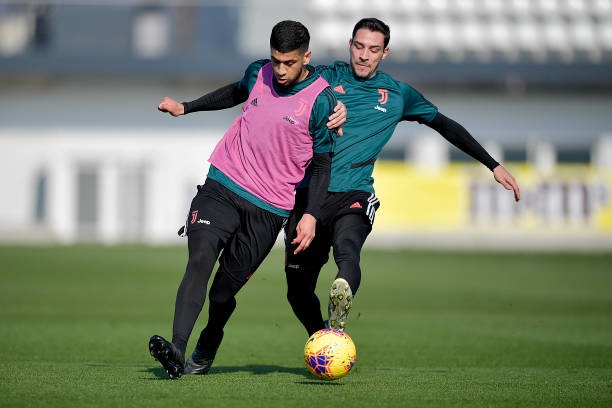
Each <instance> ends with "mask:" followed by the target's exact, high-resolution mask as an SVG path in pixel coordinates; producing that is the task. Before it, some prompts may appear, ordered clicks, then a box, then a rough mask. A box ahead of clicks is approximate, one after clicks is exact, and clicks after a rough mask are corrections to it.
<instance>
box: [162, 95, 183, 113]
mask: <svg viewBox="0 0 612 408" xmlns="http://www.w3.org/2000/svg"><path fill="white" fill-rule="evenodd" d="M157 110H159V111H161V112H168V113H169V114H171V115H172V116H181V115H184V114H185V107H184V106H183V104H182V103H180V102H177V101H175V100H174V99H172V98H168V97H167V96H164V99H162V101H161V102H160V103H159V105H157Z"/></svg>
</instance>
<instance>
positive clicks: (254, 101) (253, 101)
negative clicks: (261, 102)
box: [251, 98, 257, 106]
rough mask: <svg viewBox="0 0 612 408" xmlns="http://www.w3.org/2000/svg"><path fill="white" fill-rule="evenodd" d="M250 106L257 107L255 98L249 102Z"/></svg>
mask: <svg viewBox="0 0 612 408" xmlns="http://www.w3.org/2000/svg"><path fill="white" fill-rule="evenodd" d="M251 105H253V106H257V98H255V99H253V100H252V101H251Z"/></svg>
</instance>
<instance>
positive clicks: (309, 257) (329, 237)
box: [285, 189, 380, 267]
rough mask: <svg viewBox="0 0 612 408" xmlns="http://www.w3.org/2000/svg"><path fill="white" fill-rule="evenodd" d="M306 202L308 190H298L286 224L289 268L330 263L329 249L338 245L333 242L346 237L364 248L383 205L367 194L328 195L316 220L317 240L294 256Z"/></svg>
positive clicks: (345, 193)
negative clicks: (296, 237) (298, 228)
mask: <svg viewBox="0 0 612 408" xmlns="http://www.w3.org/2000/svg"><path fill="white" fill-rule="evenodd" d="M307 202H308V197H307V190H305V189H299V190H297V192H296V202H295V207H294V209H293V211H292V212H291V215H290V216H289V220H288V221H287V224H286V225H285V250H286V255H287V262H288V264H289V265H300V267H301V266H303V265H306V264H310V265H313V266H315V265H319V266H320V265H323V264H324V263H325V262H327V259H328V254H329V249H330V247H332V246H333V245H336V243H335V242H334V241H341V238H342V235H343V234H345V236H346V235H350V238H351V240H352V242H357V243H358V244H357V245H358V247H359V248H361V245H363V243H364V242H365V240H366V238H367V236H368V234H369V233H370V232H371V231H372V224H373V223H374V216H375V214H376V210H377V209H378V207H379V206H380V202H379V201H378V198H377V197H376V196H375V195H374V194H373V193H369V192H366V191H348V192H341V193H335V192H328V193H327V196H326V198H325V202H324V203H323V206H322V207H321V213H320V216H319V219H318V220H317V229H316V234H315V237H314V240H313V241H312V243H311V244H310V247H308V248H307V249H306V250H305V251H303V252H302V253H300V254H298V255H294V254H293V250H294V249H295V246H294V245H291V241H292V240H293V239H294V238H295V236H296V230H295V229H296V226H297V223H298V222H299V221H300V218H301V217H302V215H303V214H304V210H305V209H306V205H307ZM351 215H353V216H352V217H347V216H351ZM339 220H342V221H341V224H342V228H341V230H340V228H337V226H338V223H339ZM339 245H340V244H339ZM358 255H359V254H358V253H357V254H354V256H358Z"/></svg>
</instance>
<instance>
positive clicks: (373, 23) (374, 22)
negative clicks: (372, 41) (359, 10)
mask: <svg viewBox="0 0 612 408" xmlns="http://www.w3.org/2000/svg"><path fill="white" fill-rule="evenodd" d="M362 28H367V29H368V30H370V31H378V32H379V33H382V35H384V36H385V48H386V47H387V45H389V40H390V39H391V29H390V28H389V26H388V25H386V24H385V23H383V22H382V21H380V20H379V19H377V18H373V17H369V18H362V19H361V20H359V21H358V22H357V24H355V27H353V36H352V37H351V38H355V34H357V30H359V29H362Z"/></svg>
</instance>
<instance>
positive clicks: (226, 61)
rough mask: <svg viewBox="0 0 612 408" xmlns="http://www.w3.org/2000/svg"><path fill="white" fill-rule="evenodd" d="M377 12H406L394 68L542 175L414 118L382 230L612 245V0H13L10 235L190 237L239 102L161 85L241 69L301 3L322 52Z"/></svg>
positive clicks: (494, 147)
mask: <svg viewBox="0 0 612 408" xmlns="http://www.w3.org/2000/svg"><path fill="white" fill-rule="evenodd" d="M365 16H375V17H379V18H381V19H383V20H384V21H386V22H387V23H389V25H390V26H391V31H392V38H391V43H390V47H391V53H390V56H389V58H387V59H386V60H385V62H384V63H383V70H384V71H387V72H389V73H390V74H392V75H393V76H395V77H396V78H398V79H400V80H403V81H406V82H409V83H411V84H413V85H415V86H416V87H417V88H418V89H420V90H421V91H423V93H424V94H425V95H426V96H427V97H428V98H429V99H431V100H432V102H434V103H435V104H436V105H438V106H439V107H440V109H441V111H442V112H444V113H446V114H448V115H449V116H451V117H453V118H456V119H458V120H459V121H460V122H461V123H462V124H464V125H465V126H466V127H467V128H468V129H469V130H470V131H471V132H472V133H473V134H474V136H475V137H476V138H477V139H478V140H479V141H481V142H483V143H484V144H485V146H486V147H487V148H488V149H489V151H491V152H492V153H494V156H495V157H496V158H497V159H498V160H503V161H504V162H505V163H507V164H508V165H509V166H511V167H512V170H513V172H514V173H515V174H516V175H517V176H518V177H519V181H520V182H521V187H522V188H523V192H524V199H523V200H522V201H521V203H519V204H518V205H516V204H514V203H512V202H511V199H510V198H509V197H508V198H507V199H506V197H505V196H504V195H503V193H505V192H504V191H501V190H499V187H498V186H496V185H494V184H492V182H491V180H490V176H489V175H488V174H487V173H486V171H483V169H480V168H478V165H475V164H473V163H471V162H470V160H471V159H467V158H466V157H465V156H464V155H463V154H462V153H461V152H458V151H455V150H454V149H449V147H448V144H447V143H446V142H445V141H443V140H442V139H440V138H439V137H437V136H436V135H435V134H433V133H432V132H431V131H430V130H429V129H428V128H426V127H424V126H418V125H416V124H402V125H400V126H399V127H398V130H397V132H396V133H397V134H396V135H395V136H394V138H393V139H392V141H391V142H390V143H389V145H388V147H387V148H386V149H385V150H384V152H383V157H382V158H381V159H382V160H381V163H380V165H377V170H376V174H375V175H376V177H377V182H376V184H377V193H378V195H379V196H380V197H381V200H382V202H383V206H382V207H381V211H380V212H379V215H378V218H377V228H376V231H375V234H374V235H373V238H374V239H376V238H378V239H380V241H381V242H382V241H385V239H384V237H385V236H386V237H389V236H390V237H393V241H394V242H396V243H397V242H403V243H405V244H407V245H408V244H417V243H420V244H423V243H428V242H430V243H432V245H433V243H436V244H444V243H445V242H446V243H447V245H453V243H455V245H456V243H457V242H461V243H462V244H463V245H465V246H482V245H490V244H491V243H492V242H494V241H493V240H492V239H491V236H492V235H494V236H495V237H499V236H500V235H501V236H504V237H505V242H506V243H508V242H511V243H513V244H515V245H517V246H525V245H526V246H531V247H532V246H533V245H534V243H540V244H539V245H540V246H546V247H550V248H558V247H563V246H574V247H582V248H587V249H588V248H602V247H603V248H608V249H610V248H612V238H611V236H612V203H611V198H610V191H611V188H612V176H611V171H612V170H611V169H612V147H611V146H612V142H611V140H612V139H611V138H612V119H611V115H610V112H612V75H610V72H612V0H533V1H526V0H508V1H502V0H421V1H414V0H395V1H392V0H371V1H367V2H366V1H362V0H350V1H349V0H335V1H334V0H314V1H311V2H297V1H296V2H291V1H283V2H279V1H272V0H243V1H239V0H235V1H212V0H211V1H206V0H203V1H196V0H189V1H188V0H184V1H183V0H172V1H170V0H168V1H150V2H149V1H144V0H138V1H136V0H128V1H123V2H117V1H102V0H46V1H45V0H38V1H0V95H2V97H1V98H0V188H1V189H2V191H3V196H5V195H6V196H5V197H6V198H5V199H4V200H1V201H0V239H2V240H3V241H11V240H18V241H28V240H37V241H38V240H41V239H42V240H50V241H52V242H63V243H72V242H79V241H99V242H106V243H111V244H112V243H121V242H147V243H152V244H166V243H172V242H176V241H175V240H176V235H175V231H176V229H178V226H179V225H180V223H182V222H183V221H184V218H185V214H186V211H187V206H188V204H189V202H190V199H191V197H192V196H193V194H194V188H195V185H196V184H198V183H201V182H202V180H203V178H204V176H205V174H206V169H207V166H208V164H207V161H206V160H207V158H208V154H209V152H210V149H211V147H212V146H214V144H215V143H216V141H217V140H218V138H219V137H220V136H221V134H222V132H224V131H225V129H226V128H227V126H229V124H230V122H231V120H232V119H233V117H234V116H235V115H237V113H238V108H236V109H233V110H228V111H221V112H215V113H201V114H194V115H188V116H185V117H182V118H179V119H176V118H171V117H169V116H165V115H162V114H160V113H159V112H157V111H156V109H155V107H156V105H157V103H158V101H159V100H160V99H161V98H162V97H163V96H165V95H168V96H172V97H174V98H176V99H180V100H191V99H194V98H197V97H199V96H201V95H202V94H203V93H205V92H207V91H209V90H212V89H214V88H215V87H217V86H219V85H222V84H225V83H227V82H229V81H234V80H237V79H238V78H240V77H241V76H242V73H243V69H244V68H245V66H246V64H248V63H249V62H251V61H252V60H254V59H258V58H262V57H266V56H267V55H268V53H269V50H268V45H267V41H268V36H269V31H270V28H271V27H272V25H273V24H274V23H276V22H277V21H280V20H283V19H295V20H300V21H302V22H304V23H305V24H306V25H307V26H308V27H309V29H310V31H311V35H312V42H311V49H312V50H313V62H314V63H315V64H319V63H327V62H330V61H332V60H335V59H345V58H346V57H347V55H348V50H347V46H348V39H349V37H350V33H351V30H352V26H353V25H354V23H355V22H356V21H357V20H358V19H359V18H361V17H365ZM398 162H399V163H398ZM415 186H418V188H416V187H415ZM397 235H400V236H401V237H403V238H404V239H403V240H398V239H397V237H396V236H397ZM458 236H460V237H462V239H461V240H459V241H458V240H457V237H458Z"/></svg>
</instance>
